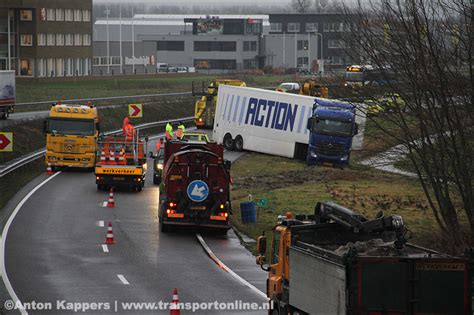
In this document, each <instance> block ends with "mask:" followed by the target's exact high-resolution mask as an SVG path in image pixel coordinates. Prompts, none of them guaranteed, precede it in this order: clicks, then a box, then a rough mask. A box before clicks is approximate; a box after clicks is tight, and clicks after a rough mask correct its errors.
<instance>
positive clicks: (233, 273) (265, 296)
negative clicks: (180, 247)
mask: <svg viewBox="0 0 474 315" xmlns="http://www.w3.org/2000/svg"><path fill="white" fill-rule="evenodd" d="M196 238H197V239H198V241H199V243H201V246H202V247H203V248H204V250H205V251H206V253H207V255H208V256H209V257H210V258H211V259H212V260H213V261H214V262H215V263H216V264H217V265H218V266H219V267H220V268H222V269H224V270H225V271H227V272H228V273H229V274H230V275H231V276H233V277H234V278H235V279H236V280H237V281H239V282H240V283H242V284H243V285H244V286H246V287H248V288H249V289H251V290H252V291H254V292H255V293H257V294H258V295H260V296H261V297H263V298H264V299H267V300H268V297H267V295H266V294H265V293H264V292H262V291H260V290H259V289H258V288H257V287H255V286H254V285H252V284H251V283H249V282H248V281H247V280H245V279H244V278H242V277H241V276H239V275H238V274H236V273H235V272H234V271H233V270H232V269H230V268H229V267H227V266H226V265H225V264H224V263H223V262H222V261H221V260H220V259H219V258H217V256H216V255H215V254H214V253H213V252H212V250H211V249H210V248H209V246H208V245H207V243H206V242H205V241H204V239H203V238H202V236H201V234H196Z"/></svg>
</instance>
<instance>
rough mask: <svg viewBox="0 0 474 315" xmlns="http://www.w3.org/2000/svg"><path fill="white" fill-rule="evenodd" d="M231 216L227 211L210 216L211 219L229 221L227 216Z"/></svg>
mask: <svg viewBox="0 0 474 315" xmlns="http://www.w3.org/2000/svg"><path fill="white" fill-rule="evenodd" d="M228 217H229V213H227V212H221V213H219V214H218V215H211V216H210V217H209V218H210V219H211V220H217V221H227V218H228Z"/></svg>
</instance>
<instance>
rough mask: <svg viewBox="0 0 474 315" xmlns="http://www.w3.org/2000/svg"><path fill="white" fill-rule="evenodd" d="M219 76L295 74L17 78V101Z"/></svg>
mask: <svg viewBox="0 0 474 315" xmlns="http://www.w3.org/2000/svg"><path fill="white" fill-rule="evenodd" d="M216 78H231V79H241V80H243V81H245V82H246V83H247V85H248V86H255V87H266V86H276V85H278V84H279V83H281V82H283V81H286V80H294V76H290V75H288V76H275V75H263V76H262V75H258V76H257V75H250V74H232V75H202V74H158V75H148V76H115V77H84V78H76V79H74V78H57V79H20V80H17V102H18V103H26V102H38V101H50V100H62V99H63V100H64V99H77V98H81V99H87V98H95V97H109V96H124V95H143V94H157V93H168V92H183V91H190V92H191V85H192V82H194V83H195V84H196V88H200V87H201V84H202V83H201V82H204V84H205V85H207V84H208V83H209V81H211V80H213V79H216Z"/></svg>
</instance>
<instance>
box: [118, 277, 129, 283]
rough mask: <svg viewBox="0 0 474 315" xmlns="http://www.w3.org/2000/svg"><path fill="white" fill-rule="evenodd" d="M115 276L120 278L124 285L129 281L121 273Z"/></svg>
mask: <svg viewBox="0 0 474 315" xmlns="http://www.w3.org/2000/svg"><path fill="white" fill-rule="evenodd" d="M117 277H118V278H119V279H120V281H122V283H123V284H125V285H128V284H130V282H128V281H127V279H125V277H124V276H123V275H117Z"/></svg>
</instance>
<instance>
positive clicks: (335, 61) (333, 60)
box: [329, 56, 346, 65]
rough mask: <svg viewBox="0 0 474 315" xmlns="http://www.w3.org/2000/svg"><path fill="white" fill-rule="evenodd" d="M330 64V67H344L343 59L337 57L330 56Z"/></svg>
mask: <svg viewBox="0 0 474 315" xmlns="http://www.w3.org/2000/svg"><path fill="white" fill-rule="evenodd" d="M329 60H330V62H331V64H332V65H345V64H346V63H345V61H344V58H342V57H339V56H331V57H330V58H329Z"/></svg>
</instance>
